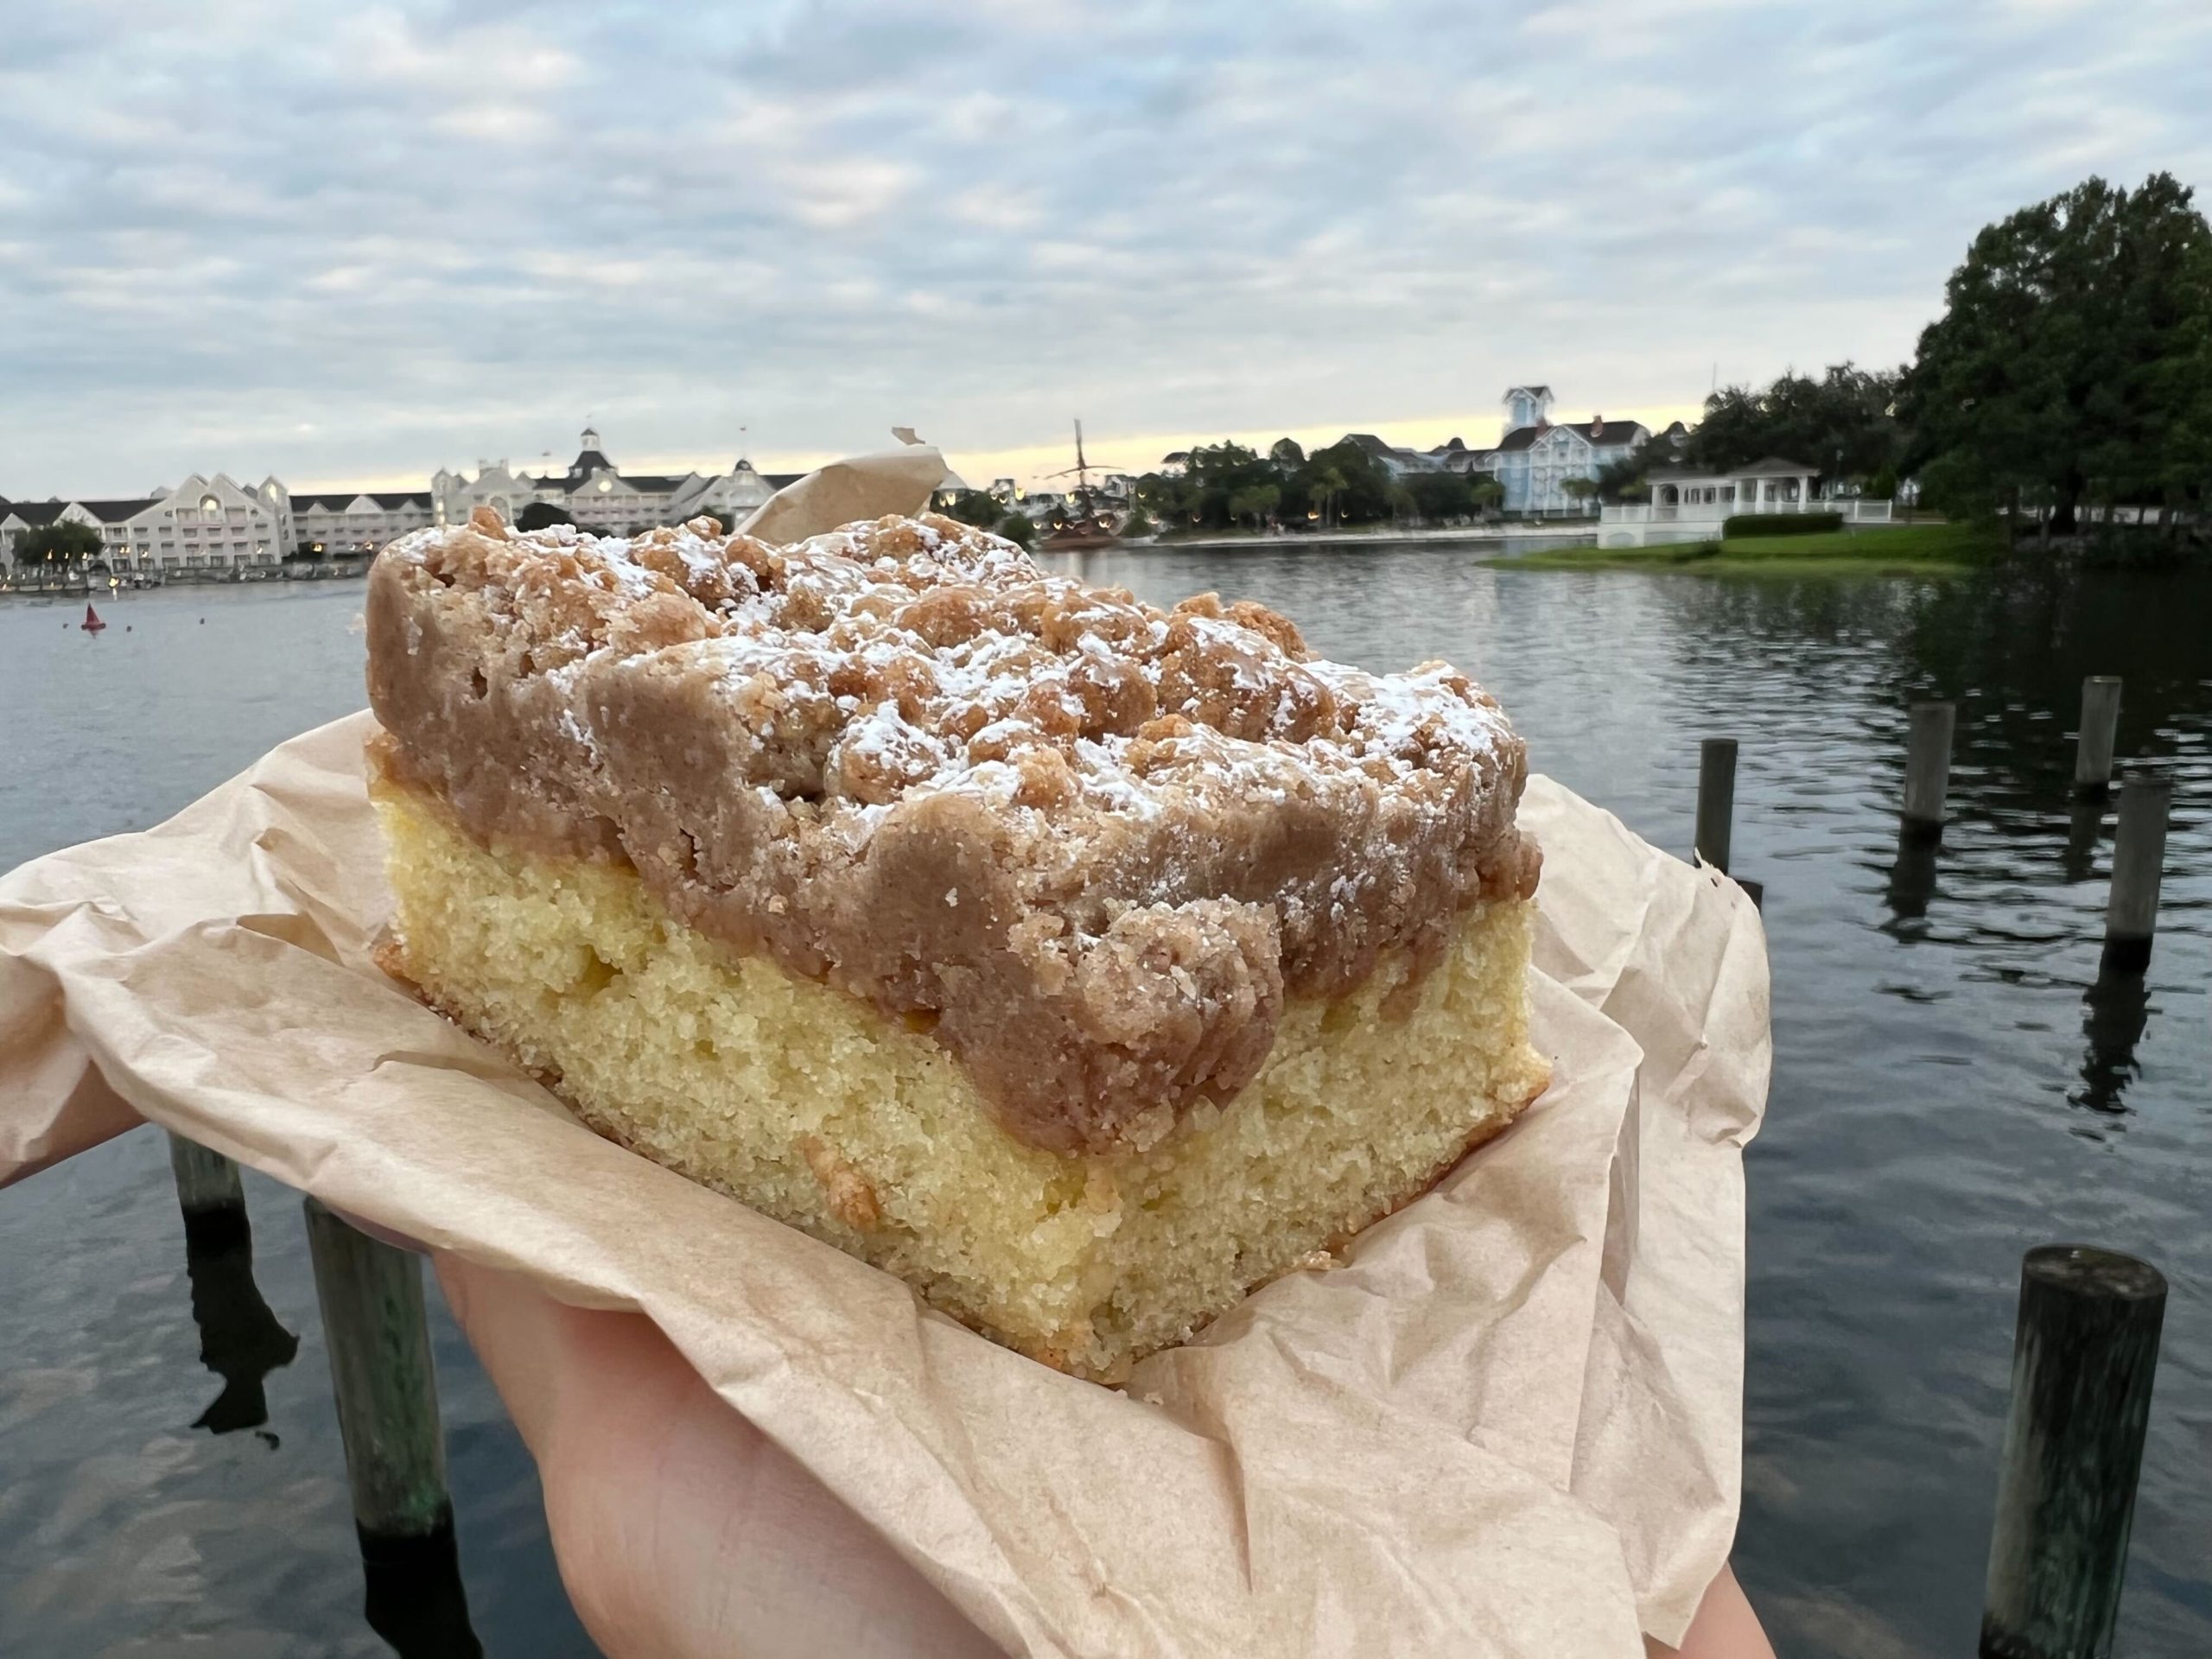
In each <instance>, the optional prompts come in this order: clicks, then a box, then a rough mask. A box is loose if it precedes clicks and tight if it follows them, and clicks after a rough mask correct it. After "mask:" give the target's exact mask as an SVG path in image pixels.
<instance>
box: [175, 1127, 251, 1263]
mask: <svg viewBox="0 0 2212 1659" xmlns="http://www.w3.org/2000/svg"><path fill="white" fill-rule="evenodd" d="M168 1137H169V1171H170V1173H172V1174H173V1175H175V1178H176V1202H177V1208H178V1209H180V1210H181V1211H183V1212H184V1240H185V1243H186V1244H187V1245H188V1247H190V1248H191V1249H208V1250H213V1249H224V1248H225V1247H226V1246H228V1245H232V1244H236V1243H239V1242H241V1241H243V1240H244V1239H245V1238H246V1237H247V1236H249V1234H248V1228H247V1223H246V1217H245V1182H244V1181H243V1180H242V1179H240V1178H239V1175H238V1166H237V1165H236V1164H234V1163H232V1161H231V1160H229V1159H227V1158H226V1157H224V1156H223V1154H221V1153H219V1152H211V1151H209V1150H208V1149H207V1147H203V1146H201V1145H200V1143H199V1142H198V1141H188V1140H187V1139H185V1137H184V1136H182V1135H179V1134H178V1133H177V1132H176V1131H175V1130H174V1129H171V1130H169V1131H168Z"/></svg>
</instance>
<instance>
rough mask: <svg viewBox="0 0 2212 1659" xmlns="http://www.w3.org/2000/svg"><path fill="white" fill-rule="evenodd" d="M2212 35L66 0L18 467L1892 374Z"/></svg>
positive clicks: (1676, 396)
mask: <svg viewBox="0 0 2212 1659" xmlns="http://www.w3.org/2000/svg"><path fill="white" fill-rule="evenodd" d="M2209 30H2212V8H2205V7H2203V6H2202V5H2201V4H2198V3H2196V0H2144V3H2141V4H2139V5H2136V6H2133V7H2129V8H2125V9H2113V8H2109V7H2106V8H2101V9H2095V10H2079V9H2072V8H2067V7H2063V6H2060V5H2056V4H2037V3H2030V0H1958V3H1956V4H1946V5H1943V6H1941V7H1930V6H1928V5H1925V4H1923V3H1919V0H1868V3H1866V4H1863V5H1861V6H1859V7H1857V8H1853V9H1851V10H1848V11H1845V12H1837V11H1829V12H1820V11H1808V10H1806V9H1804V8H1802V7H1778V6H1775V5H1772V4H1752V3H1746V0H1636V3H1634V4H1632V5H1616V6H1611V7H1602V8H1593V7H1592V6H1589V5H1586V4H1582V3H1574V4H1560V5H1554V6H1541V5H1540V6H1537V7H1535V8H1534V9H1533V10H1528V11H1527V12H1526V13H1525V14H1516V15H1514V16H1503V17H1492V16H1476V15H1473V14H1471V13H1470V12H1469V11H1468V10H1467V9H1466V8H1465V7H1464V6H1459V5H1452V4H1447V3H1445V0H1411V3H1408V4H1404V5H1392V6H1344V5H1340V4H1337V3H1332V0H1283V3H1281V4H1279V5H1277V6H1274V7H1271V8H1269V9H1268V11H1267V13H1266V15H1265V16H1264V17H1262V16H1260V15H1259V14H1257V13H1254V12H1252V11H1250V10H1249V9H1211V8H1204V7H1198V8H1192V7H1187V6H1170V5H1168V4H1166V0H1126V3H1120V4H1116V5H1112V6H1105V5H1096V4H1077V3H1058V4H1053V5H1051V6H1045V5H1037V4H1031V3H1026V0H1020V3H1017V0H1006V3H1004V4H1001V5H999V6H997V7H995V8H994V9H992V10H979V9H978V8H977V7H975V6H966V5H958V4H954V3H951V0H941V3H932V0H849V3H842V4H840V5H839V6H836V7H821V6H818V5H815V4H810V3H804V0H781V3H778V4H775V5H759V4H747V5H737V4H721V5H716V4H706V5H702V6H698V7H694V8H689V9H685V10H683V11H681V12H671V11H660V12H653V11H646V12H642V13H640V12H635V11H626V12H616V11H612V10H608V9H607V8H605V7H604V6H601V5H598V4H593V3H586V0H554V3H529V0H521V3H516V0H420V3H416V0H404V3H385V4H382V5H378V6H376V7H373V8H372V9H370V10H363V11H356V12H353V13H341V14H340V18H339V21H337V22H333V21H332V15H331V14H330V13H329V11H328V10H327V8H325V7H322V6H320V5H315V4H310V3H308V0H228V3H224V4H202V5H199V6H195V7H194V8H191V9H189V10H188V11H187V10H182V9H178V8H175V7H171V6H165V5H161V4H157V3H156V0H105V3H102V4H99V5H97V6H94V5H87V6H71V7H52V8H48V9H47V10H45V11H43V12H41V13H40V14H38V15H37V16H35V18H32V19H29V20H27V22H26V23H25V25H24V26H23V27H22V29H18V30H16V31H14V32H12V33H11V37H10V54H9V55H8V58H7V59H6V60H5V61H4V62H0V158H4V161H0V207H4V215H5V224H4V227H0V228H3V229H4V235H5V244H4V245H0V315H6V316H7V317H8V318H9V321H10V327H8V328H6V329H4V330H0V381H4V383H5V384H6V385H8V386H9V387H10V397H9V398H8V399H6V400H4V402H0V454H4V455H5V456H6V457H7V458H8V459H7V465H8V467H9V469H10V470H9V474H8V475H6V476H0V494H13V493H39V494H44V493H48V492H49V491H51V490H56V489H60V490H70V489H86V490H92V489H107V488H119V487H129V486H130V485H131V483H132V481H133V480H139V479H142V478H145V477H154V476H162V475H169V476H175V475H181V474H182V473H184V472H186V471H188V470H192V469H194V468H207V467H228V468H230V469H231V470H232V471H233V472H251V473H252V474H254V475H256V476H258V475H259V474H261V473H262V472H264V471H266V470H270V469H271V468H274V469H276V470H278V471H280V472H282V473H283V474H285V475H287V476H294V475H297V476H302V477H308V476H312V477H319V478H342V477H345V476H347V475H349V474H359V475H361V476H375V477H395V476H407V475H411V474H416V473H425V472H427V471H429V469H430V468H431V467H435V465H437V464H438V463H440V462H441V461H467V460H471V459H473V458H474V456H475V455H476V454H493V455H497V454H515V455H528V454H536V453H537V452H538V451H539V450H540V449H541V448H548V447H552V448H560V447H562V446H564V445H566V444H567V443H568V442H569V441H570V437H571V435H572V434H573V430H574V428H575V423H577V422H578V421H580V420H581V418H582V416H583V415H584V414H585V413H586V412H590V413H593V414H594V415H596V416H598V417H599V418H600V419H601V422H602V429H603V430H606V431H607V439H608V442H609V445H610V446H611V449H612V453H613V454H615V455H616V456H617V457H618V459H630V458H633V457H673V456H691V457H696V458H698V459H700V460H702V461H703V460H709V459H712V458H714V457H715V456H718V455H720V456H723V457H724V458H726V452H729V451H731V450H732V447H733V446H734V444H735V443H736V442H737V436H736V432H737V429H738V428H739V427H740V426H747V427H748V428H749V429H750V433H751V436H750V439H749V442H750V443H751V445H752V447H753V449H754V450H755V452H756V453H758V454H762V455H764V456H766V457H769V458H773V457H776V456H778V455H782V454H800V453H807V454H820V453H823V452H828V451H834V450H836V449H838V448H847V447H850V446H857V445H867V444H873V443H874V442H876V441H877V440H878V439H879V438H880V433H881V429H882V428H883V426H884V425H885V424H886V423H887V422H888V421H890V420H892V419H893V418H900V419H904V418H913V417H919V418H924V419H925V420H926V421H927V423H929V426H930V429H931V433H932V435H936V436H939V437H940V438H941V441H943V442H946V443H947V444H949V445H950V446H951V447H952V448H954V449H955V450H956V451H961V450H968V451H988V452H1013V451H1018V450H1020V449H1021V448H1023V447H1024V446H1027V445H1031V444H1034V443H1037V442H1040V441H1045V440H1050V441H1053V442H1057V439H1056V437H1055V435H1057V434H1058V432H1059V431H1060V430H1061V429H1062V427H1063V425H1064V423H1065V419H1066V417H1067V415H1068V412H1069V409H1070V406H1071V404H1073V405H1074V406H1075V407H1077V408H1078V409H1079V410H1081V411H1082V412H1083V413H1084V416H1085V429H1086V431H1096V432H1097V433H1098V434H1099V435H1100V438H1101V443H1102V446H1103V447H1102V453H1104V452H1105V451H1106V450H1108V449H1110V448H1113V447H1114V446H1113V434H1115V433H1116V432H1117V431H1119V432H1124V433H1131V434H1136V433H1152V434H1160V433H1186V432H1193V431H1205V430H1209V429H1213V430H1219V431H1234V432H1240V433H1242V432H1250V431H1255V430H1259V429H1265V428H1268V427H1269V426H1279V427H1281V428H1283V429H1296V430H1300V431H1305V430H1308V429H1318V428H1321V427H1325V426H1328V425H1331V424H1336V423H1351V422H1352V421H1354V420H1355V419H1357V421H1359V422H1361V423H1370V422H1384V421H1385V416H1386V412H1387V411H1389V410H1394V409H1395V410H1403V411H1406V415H1405V419H1406V420H1407V421H1408V423H1414V421H1415V419H1416V416H1418V414H1419V412H1420V411H1422V410H1429V411H1438V410H1446V411H1449V410H1459V411H1467V410H1483V409H1484V408H1485V407H1486V406H1487V405H1488V404H1489V403H1490V401H1491V399H1492V398H1493V397H1495V395H1496V393H1497V390H1498V389H1499V388H1500V387H1502V386H1503V385H1505V384H1507V383H1508V382H1509V381H1510V380H1512V379H1514V378H1522V377H1526V376H1530V375H1535V376H1537V377H1540V378H1546V379H1548V380H1549V381H1550V382H1551V383H1552V384H1553V385H1554V386H1556V387H1558V388H1559V389H1560V396H1561V397H1562V399H1563V400H1565V401H1566V402H1567V404H1570V405H1572V406H1574V407H1577V408H1580V407H1585V406H1590V407H1603V408H1606V409H1609V410H1611V409H1616V408H1631V407H1646V408H1656V407H1662V406H1663V407H1675V406H1680V405H1681V404H1687V403H1692V402H1694V400H1695V399H1696V398H1697V397H1699V396H1700V395H1701V394H1702V392H1703V391H1704V390H1705V387H1706V385H1707V380H1708V378H1709V377H1710V375H1711V373H1712V372H1713V361H1714V360H1715V359H1719V363H1720V365H1721V372H1722V373H1723V375H1724V376H1727V377H1731V378H1753V377H1764V376H1767V375H1771V374H1772V373H1774V372H1777V371H1778V370H1780V369H1781V368H1782V367H1783V366H1784V365H1787V364H1789V363H1798V364H1812V365H1817V364H1820V363H1824V362H1827V361H1831V360H1837V359H1841V358H1844V357H1857V358H1859V359H1862V360H1874V361H1895V360H1897V359H1900V358H1902V357H1903V356H1904V355H1906V354H1907V353H1909V352H1910V348H1911V344H1912V340H1913V338H1914V336H1915V334H1916V332H1917V330H1918V328H1919V327H1920V325H1921V324H1922V323H1923V321H1926V319H1927V318H1928V316H1929V315H1930V314H1931V313H1932V312H1933V310H1934V309H1935V308H1936V306H1937V305H1938V304H1939V303H1940V297H1941V289H1942V280H1943V277H1944V276H1945V274H1946V272H1947V271H1948V269H1949V268H1950V266H1951V265H1952V264H1953V263H1955V260H1956V259H1957V257H1959V254H1960V252H1961V251H1962V250H1963V248H1964V247H1965V245H1966V244H1967V241H1968V239H1969V238H1971V236H1972V235H1973V233H1974V230H1975V229H1976V228H1977V227H1978V226H1980V224H1981V223H1982V222H1984V221H1985V220H1986V219H1990V218H1993V217H1995V216H1996V215H1998V214H2000V213H2005V212H2007V211H2009V210H2010V209H2012V207H2017V206H2018V205H2020V204H2021V203H2023V202H2024V201H2027V200H2033V199H2035V198H2037V197H2038V196H2041V195H2044V194H2050V193H2051V192H2053V191H2055V190H2058V189H2062V188H2066V187H2067V186H2069V185H2070V184H2072V183H2074V182H2075V181H2076V180H2077V179H2078V178H2079V177H2080V176H2081V175H2082V173H2084V172H2086V171H2088V170H2089V169H2091V168H2095V169H2097V170H2100V171H2102V172H2104V173H2106V174H2107V175H2108V176H2113V177H2115V178H2120V179H2130V180H2132V179H2135V178H2139V177H2140V176H2141V175H2143V174H2145V172H2148V171H2150V170H2152V169H2153V168H2159V167H2171V168H2174V169H2175V170H2177V172H2180V173H2181V174H2182V175H2183V177H2184V178H2185V179H2186V178H2189V177H2190V176H2192V174H2191V169H2192V168H2194V169H2198V170H2199V171H2200V172H2201V173H2202V175H2203V176H2204V179H2205V181H2206V182H2207V183H2212V118H2208V117H2207V116H2206V114H2205V111H2206V110H2207V109H2208V108H2212V67H2208V65H2212V50H2208V49H2207V48H2208V46H2212V32H2208V31H2209ZM1439 418H1443V417H1441V416H1440V417H1439ZM1452 418H1455V419H1456V418H1459V417H1457V416H1454V417H1452ZM1468 423H1469V425H1470V426H1471V428H1472V427H1475V426H1478V424H1479V423H1478V422H1475V421H1473V420H1472V419H1470V420H1469V422H1468ZM211 451H218V452H211Z"/></svg>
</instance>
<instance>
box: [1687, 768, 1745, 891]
mask: <svg viewBox="0 0 2212 1659" xmlns="http://www.w3.org/2000/svg"><path fill="white" fill-rule="evenodd" d="M1735 819H1736V740H1735V739H1734V738H1732V737H1708V738H1707V739H1706V740H1705V741H1703V742H1702V743H1700V744H1699V745H1698V750H1697V840H1696V843H1695V846H1696V851H1697V855H1698V856H1699V857H1700V858H1701V859H1703V860H1704V861H1706V862H1707V863H1708V864H1710V865H1712V866H1713V868H1715V869H1717V870H1719V872H1720V873H1721V874H1724V875H1725V874H1727V873H1728V853H1729V842H1730V841H1731V840H1732V838H1733V836H1734V833H1735Z"/></svg>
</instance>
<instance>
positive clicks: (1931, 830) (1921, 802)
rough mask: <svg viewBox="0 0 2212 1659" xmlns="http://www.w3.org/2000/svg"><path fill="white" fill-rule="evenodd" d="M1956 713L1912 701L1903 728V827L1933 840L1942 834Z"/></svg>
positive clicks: (1943, 706)
mask: <svg viewBox="0 0 2212 1659" xmlns="http://www.w3.org/2000/svg"><path fill="white" fill-rule="evenodd" d="M1957 718H1958V710H1957V709H1955V707H1954V706H1953V705H1952V704H1950V703H1948V702H1916V703H1914V704H1913V705H1912V712H1911V714H1910V716H1909V722H1908V724H1907V726H1906V728H1905V742H1904V813H1903V817H1904V827H1905V829H1907V830H1908V831H1909V832H1910V833H1911V834H1914V835H1916V836H1923V837H1925V838H1927V839H1929V840H1934V839H1935V838H1936V837H1938V836H1941V835H1942V833H1943V798H1944V796H1945V795H1947V794H1948V792H1949V791H1950V786H1951V734H1952V729H1953V728H1954V726H1955V723H1956V721H1957Z"/></svg>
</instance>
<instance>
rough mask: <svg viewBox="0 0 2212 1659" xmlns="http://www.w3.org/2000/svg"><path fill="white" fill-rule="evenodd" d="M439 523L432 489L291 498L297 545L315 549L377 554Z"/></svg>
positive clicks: (324, 552) (337, 552)
mask: <svg viewBox="0 0 2212 1659" xmlns="http://www.w3.org/2000/svg"><path fill="white" fill-rule="evenodd" d="M433 523H435V518H433V516H432V512H431V505H430V493H429V491H428V490H404V491H397V492H395V491H390V490H375V491H362V492H359V493H356V492H353V491H348V490H340V491H337V492H335V493H330V494H325V495H296V496H294V497H293V498H292V526H293V531H294V533H295V534H296V536H297V537H298V538H299V539H298V541H297V542H296V543H295V545H296V546H303V547H305V548H306V549H307V550H308V551H310V552H315V553H323V554H327V555H336V554H341V553H373V552H375V551H376V550H378V548H380V547H382V546H383V545H384V544H385V543H386V542H390V541H396V540H397V538H398V537H402V536H404V535H405V534H407V532H408V531H410V530H424V529H427V528H429V525H430V524H433Z"/></svg>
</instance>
